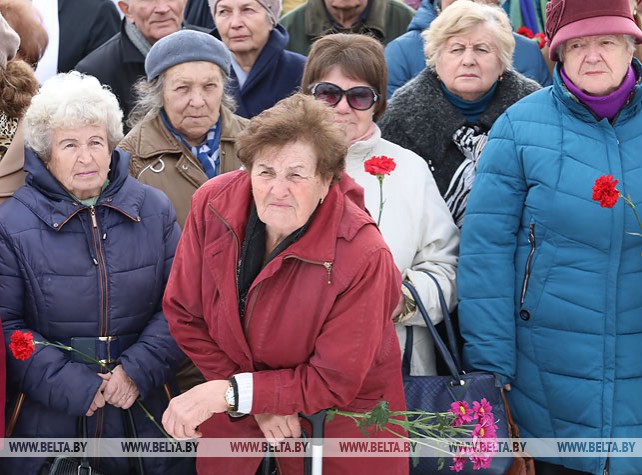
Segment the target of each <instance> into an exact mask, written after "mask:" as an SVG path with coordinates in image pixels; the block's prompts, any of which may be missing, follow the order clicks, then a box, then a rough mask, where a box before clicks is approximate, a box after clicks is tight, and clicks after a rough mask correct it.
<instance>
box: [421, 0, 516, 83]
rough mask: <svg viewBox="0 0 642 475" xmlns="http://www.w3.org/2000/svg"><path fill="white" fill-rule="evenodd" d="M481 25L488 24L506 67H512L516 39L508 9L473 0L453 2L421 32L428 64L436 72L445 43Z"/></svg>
mask: <svg viewBox="0 0 642 475" xmlns="http://www.w3.org/2000/svg"><path fill="white" fill-rule="evenodd" d="M479 25H482V26H484V27H486V28H487V29H488V31H489V32H490V34H491V35H492V36H493V38H494V39H495V46H497V51H498V57H499V61H500V63H501V64H502V67H503V70H504V71H506V70H507V69H510V68H511V67H512V65H513V51H515V38H513V29H512V28H511V26H510V22H509V21H508V16H507V15H506V12H504V10H502V9H501V8H500V7H496V6H493V5H485V4H481V3H475V2H472V1H470V0H458V1H456V2H455V3H453V4H452V5H450V6H449V7H448V8H446V9H445V10H444V11H443V12H442V13H441V14H439V16H437V18H435V20H434V21H433V22H432V23H431V24H430V27H429V28H428V29H427V30H424V32H423V33H422V34H421V36H422V37H423V39H424V55H425V56H426V64H427V65H428V66H429V67H430V68H431V69H432V70H433V71H434V70H435V65H436V64H437V61H438V60H439V58H440V57H441V54H442V52H443V49H444V45H445V44H446V42H447V41H448V40H449V39H450V38H452V37H454V36H459V35H463V34H466V33H468V32H470V31H471V30H472V29H473V28H475V27H477V26H479Z"/></svg>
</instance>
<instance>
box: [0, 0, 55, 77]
mask: <svg viewBox="0 0 642 475" xmlns="http://www.w3.org/2000/svg"><path fill="white" fill-rule="evenodd" d="M0 13H1V14H2V16H3V17H4V19H5V20H7V23H8V24H9V26H10V27H11V28H12V29H13V31H15V32H16V33H18V36H19V37H20V47H19V48H18V54H17V55H16V57H17V58H19V59H22V60H24V61H26V62H27V63H29V64H30V65H32V66H34V67H35V66H36V65H37V64H38V61H40V58H42V55H43V54H45V49H47V44H48V43H49V36H48V35H47V30H46V29H45V27H44V26H43V24H42V21H41V18H40V13H39V12H38V10H37V9H36V7H34V6H33V4H32V3H31V2H30V1H29V0H0Z"/></svg>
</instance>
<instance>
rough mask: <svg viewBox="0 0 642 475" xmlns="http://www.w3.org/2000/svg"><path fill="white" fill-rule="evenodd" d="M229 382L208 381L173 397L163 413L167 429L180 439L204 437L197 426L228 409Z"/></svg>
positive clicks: (163, 420) (163, 421)
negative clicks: (227, 392)
mask: <svg viewBox="0 0 642 475" xmlns="http://www.w3.org/2000/svg"><path fill="white" fill-rule="evenodd" d="M228 384H229V383H228V381H227V380H226V379H217V380H214V381H207V382H205V383H202V384H199V385H197V386H194V387H193V388H192V389H190V390H189V391H186V392H184V393H183V394H181V395H180V396H176V397H175V398H173V399H172V400H171V401H170V402H169V406H167V409H166V410H165V413H164V414H163V419H162V423H163V427H165V430H167V432H169V433H170V434H171V435H172V437H174V438H176V439H178V440H181V439H191V438H195V437H196V438H198V437H202V436H203V434H202V433H200V432H199V431H198V430H197V427H198V426H199V425H200V424H201V423H203V422H204V421H206V420H207V419H209V418H210V417H212V415H213V414H216V413H220V412H225V411H227V402H226V400H225V391H227V388H228Z"/></svg>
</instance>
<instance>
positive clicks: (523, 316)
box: [519, 310, 531, 321]
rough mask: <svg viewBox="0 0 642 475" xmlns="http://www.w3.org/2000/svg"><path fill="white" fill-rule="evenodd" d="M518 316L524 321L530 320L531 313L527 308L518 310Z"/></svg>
mask: <svg viewBox="0 0 642 475" xmlns="http://www.w3.org/2000/svg"><path fill="white" fill-rule="evenodd" d="M519 318H521V319H522V320H524V321H527V320H530V319H531V313H530V312H529V311H528V310H520V311H519Z"/></svg>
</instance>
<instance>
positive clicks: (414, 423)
mask: <svg viewBox="0 0 642 475" xmlns="http://www.w3.org/2000/svg"><path fill="white" fill-rule="evenodd" d="M380 406H381V404H380V405H379V406H377V408H375V409H374V410H372V411H368V412H349V411H340V410H338V409H331V410H330V411H328V412H329V413H330V414H331V417H334V416H335V415H338V416H343V417H347V418H349V419H351V420H352V421H354V422H355V424H356V425H357V426H358V427H359V428H360V429H362V430H365V428H367V427H370V426H372V425H374V426H375V430H376V431H378V430H385V431H387V432H390V433H391V434H394V435H396V436H397V437H399V438H401V439H404V440H408V441H411V442H415V443H418V444H420V445H423V446H425V447H428V448H431V449H433V450H436V451H438V452H443V453H444V455H453V454H452V452H449V451H448V450H445V449H443V448H441V447H435V446H434V445H432V444H429V443H427V442H423V441H420V440H417V439H416V438H422V439H423V438H427V439H444V440H446V441H451V442H458V441H457V438H456V436H460V437H465V436H469V435H470V433H471V432H472V429H473V426H470V425H468V426H467V425H461V426H458V427H454V426H453V425H452V420H453V418H454V415H453V414H452V413H450V412H442V413H433V412H425V411H390V410H388V409H387V406H385V409H383V411H381V407H380ZM409 416H410V417H412V416H417V417H415V418H414V419H412V420H409V419H408V417H409ZM389 425H394V426H398V427H401V428H402V429H403V430H404V431H406V432H407V433H408V434H409V435H410V437H408V436H406V435H404V434H400V433H398V432H395V431H394V430H392V429H391V428H390V427H388V426H389ZM413 437H416V438H413Z"/></svg>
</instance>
